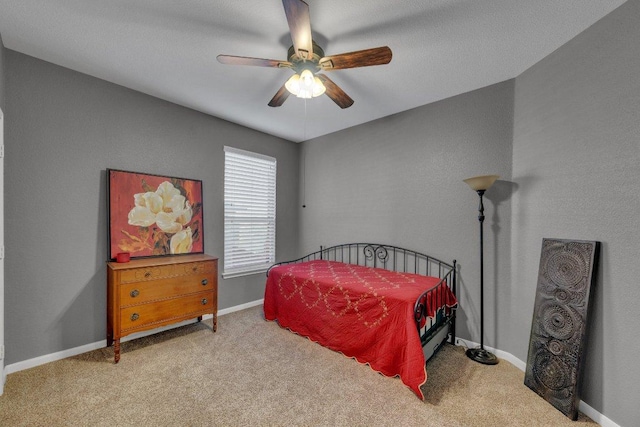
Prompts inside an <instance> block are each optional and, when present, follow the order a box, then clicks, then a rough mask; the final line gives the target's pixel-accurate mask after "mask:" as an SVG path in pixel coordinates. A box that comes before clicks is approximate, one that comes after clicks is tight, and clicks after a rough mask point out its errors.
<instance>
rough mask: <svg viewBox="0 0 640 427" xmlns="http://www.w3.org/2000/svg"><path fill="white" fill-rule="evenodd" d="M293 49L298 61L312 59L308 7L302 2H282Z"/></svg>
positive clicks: (286, 0) (290, 0)
mask: <svg viewBox="0 0 640 427" xmlns="http://www.w3.org/2000/svg"><path fill="white" fill-rule="evenodd" d="M282 5H283V6H284V13H285V14H286V15H287V22H288V23H289V31H290V32H291V41H293V48H294V49H295V51H296V54H297V55H298V57H299V58H300V59H311V58H313V42H312V39H311V18H310V17H309V5H308V4H306V3H305V2H303V1H302V0H282Z"/></svg>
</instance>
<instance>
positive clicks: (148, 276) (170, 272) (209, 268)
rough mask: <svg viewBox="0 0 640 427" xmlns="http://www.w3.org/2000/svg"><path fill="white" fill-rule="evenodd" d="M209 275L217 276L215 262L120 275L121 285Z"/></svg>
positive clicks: (170, 266) (161, 266) (147, 269)
mask: <svg viewBox="0 0 640 427" xmlns="http://www.w3.org/2000/svg"><path fill="white" fill-rule="evenodd" d="M207 273H213V274H214V275H216V274H217V271H216V263H215V262H187V263H181V264H170V265H158V266H149V267H144V268H135V269H130V270H123V271H122V272H121V273H120V283H131V282H140V281H145V280H158V279H163V278H173V277H178V276H188V275H192V274H196V275H197V274H207Z"/></svg>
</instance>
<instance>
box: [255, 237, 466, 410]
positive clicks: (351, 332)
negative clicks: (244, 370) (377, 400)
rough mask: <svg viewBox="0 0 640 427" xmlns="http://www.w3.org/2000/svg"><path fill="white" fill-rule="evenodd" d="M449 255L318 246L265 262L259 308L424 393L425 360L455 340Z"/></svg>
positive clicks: (285, 325)
mask: <svg viewBox="0 0 640 427" xmlns="http://www.w3.org/2000/svg"><path fill="white" fill-rule="evenodd" d="M455 288H456V261H455V260H454V261H453V264H448V263H445V262H443V261H440V260H438V259H435V258H433V257H430V256H427V255H424V254H421V253H418V252H415V251H412V250H408V249H403V248H398V247H395V246H389V245H384V244H373V243H350V244H343V245H338V246H332V247H329V248H322V247H321V249H320V251H317V252H313V253H311V254H309V255H306V256H304V257H302V258H299V259H296V260H292V261H285V262H281V263H278V264H276V265H274V266H272V267H271V268H270V269H269V271H268V272H267V284H266V288H265V298H264V315H265V318H266V319H267V320H277V322H278V323H279V325H280V326H281V327H283V328H287V329H290V330H291V331H293V332H295V333H297V334H299V335H302V336H304V337H307V338H309V339H310V340H312V341H314V342H317V343H319V344H321V345H323V346H325V347H327V348H330V349H332V350H335V351H338V352H341V353H343V354H344V355H346V356H348V357H352V358H354V359H356V360H357V361H358V362H360V363H367V364H368V365H369V366H370V367H371V368H372V369H374V370H375V371H378V372H380V373H382V374H384V375H386V376H391V377H393V376H399V377H400V379H401V380H402V381H403V382H404V383H405V384H406V385H407V386H408V387H409V388H410V389H411V390H413V392H414V393H415V394H416V395H418V397H420V398H421V399H423V398H424V397H423V394H422V391H421V390H420V386H421V385H422V384H424V383H425V381H426V379H427V372H426V360H428V359H429V358H430V357H431V356H432V355H433V354H434V353H435V352H436V351H437V349H438V348H439V347H440V346H441V344H443V343H444V342H445V340H446V339H447V337H449V339H450V341H451V343H452V344H453V343H454V340H455V310H454V308H455V307H456V306H457V300H456V297H455Z"/></svg>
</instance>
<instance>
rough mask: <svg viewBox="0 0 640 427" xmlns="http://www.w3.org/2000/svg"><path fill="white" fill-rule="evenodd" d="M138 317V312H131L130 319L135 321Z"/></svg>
mask: <svg viewBox="0 0 640 427" xmlns="http://www.w3.org/2000/svg"><path fill="white" fill-rule="evenodd" d="M139 318H140V315H139V314H138V313H133V314H132V315H131V321H132V322H135V321H136V320H138V319H139Z"/></svg>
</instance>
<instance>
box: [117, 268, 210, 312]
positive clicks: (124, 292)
mask: <svg viewBox="0 0 640 427" xmlns="http://www.w3.org/2000/svg"><path fill="white" fill-rule="evenodd" d="M215 281H216V276H214V275H212V274H198V275H189V276H178V277H174V278H166V279H159V280H148V281H143V282H133V283H126V284H122V285H120V307H128V306H131V305H138V304H145V303H148V302H153V301H159V300H163V299H167V298H173V297H175V296H179V295H186V294H192V293H195V292H203V291H211V290H213V289H214V285H215Z"/></svg>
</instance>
